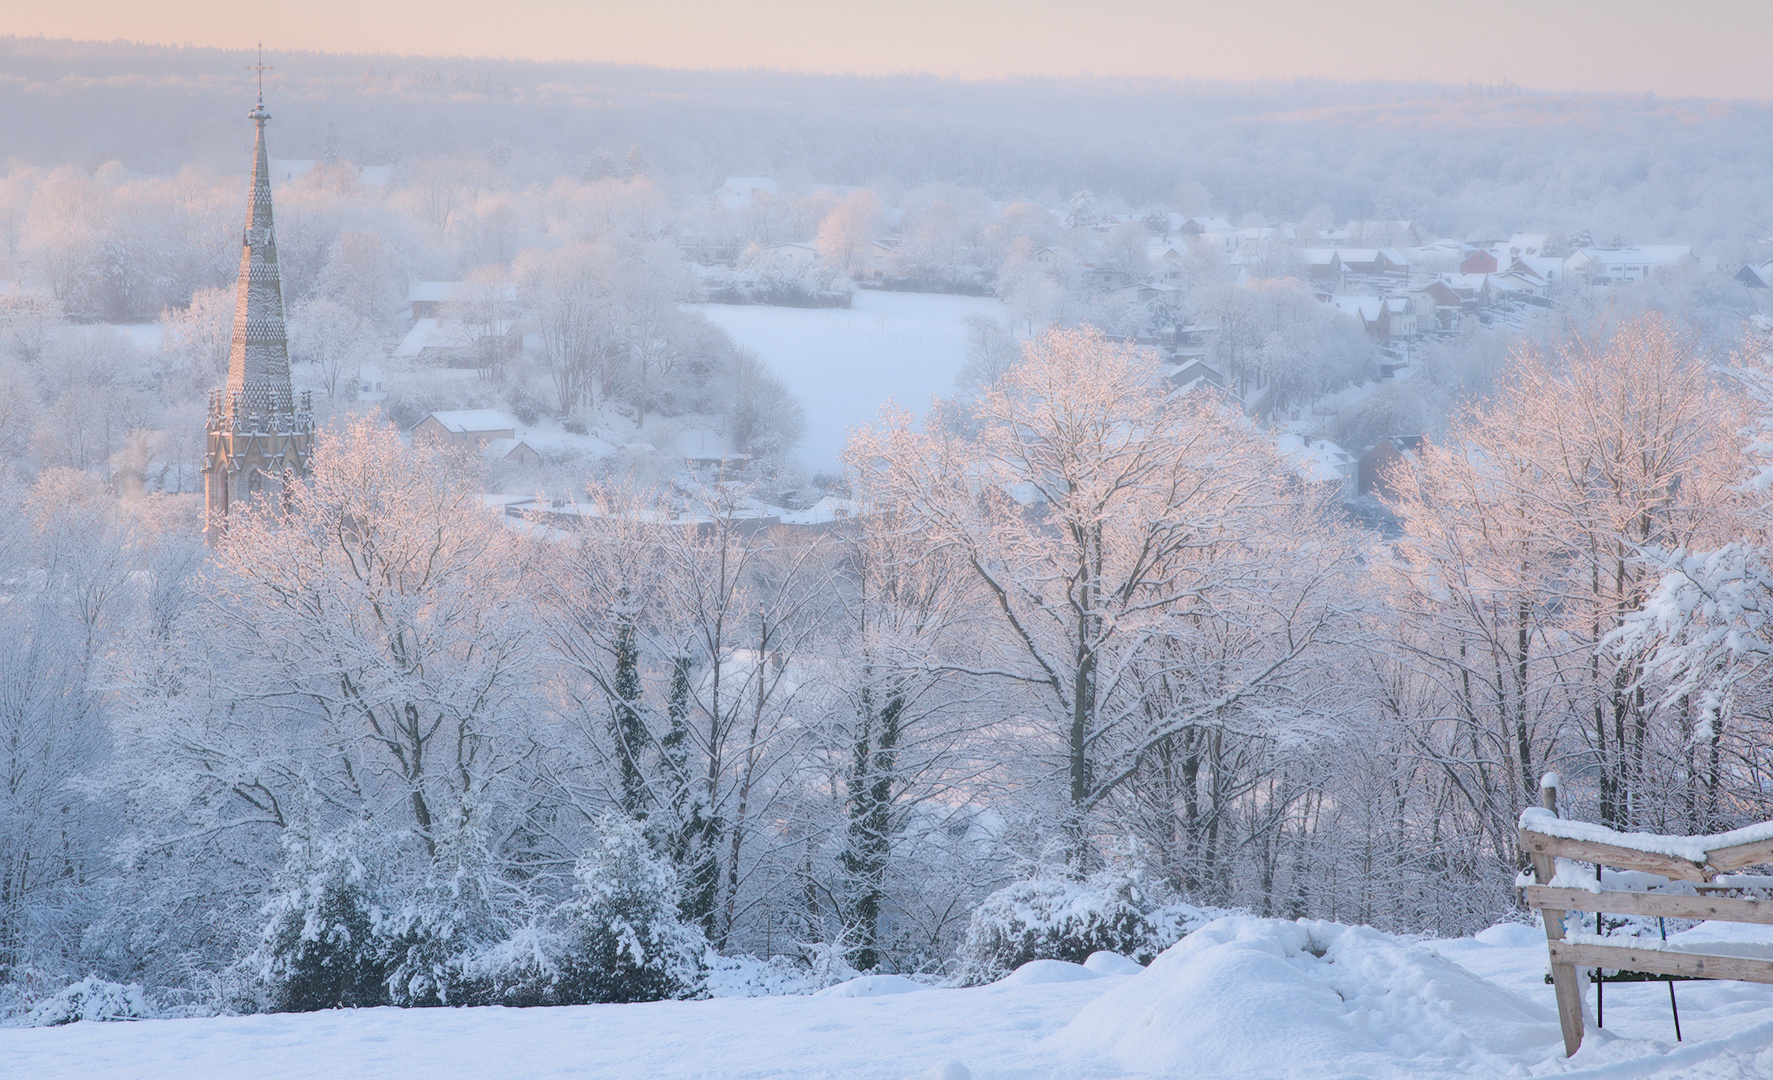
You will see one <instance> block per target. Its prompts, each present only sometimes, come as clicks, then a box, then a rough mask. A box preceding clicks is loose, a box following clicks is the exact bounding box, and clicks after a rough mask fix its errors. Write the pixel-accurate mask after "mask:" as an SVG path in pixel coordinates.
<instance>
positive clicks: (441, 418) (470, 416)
mask: <svg viewBox="0 0 1773 1080" xmlns="http://www.w3.org/2000/svg"><path fill="white" fill-rule="evenodd" d="M425 419H426V420H435V421H437V422H438V423H439V424H442V425H443V426H444V427H445V428H446V429H448V430H449V431H451V432H454V433H455V434H457V435H473V434H477V433H480V432H485V431H513V430H516V428H517V425H516V424H514V423H512V422H511V420H510V418H508V417H507V416H506V415H505V414H504V413H502V412H500V411H499V410H497V409H450V410H447V411H444V412H434V413H432V414H431V415H430V416H428V417H426V418H425ZM419 422H420V423H424V421H423V420H421V421H419Z"/></svg>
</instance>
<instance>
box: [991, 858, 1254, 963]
mask: <svg viewBox="0 0 1773 1080" xmlns="http://www.w3.org/2000/svg"><path fill="white" fill-rule="evenodd" d="M1227 914H1230V912H1226V911H1221V910H1219V909H1217V908H1203V907H1198V906H1196V905H1194V904H1188V903H1183V902H1179V901H1174V900H1169V899H1168V898H1166V897H1164V896H1162V895H1161V894H1160V893H1159V892H1157V891H1154V890H1152V889H1149V888H1147V887H1146V886H1145V885H1143V884H1142V883H1141V882H1140V881H1139V880H1138V879H1137V878H1134V877H1129V876H1127V875H1126V874H1124V873H1120V872H1118V871H1113V870H1108V871H1103V872H1102V873H1099V874H1096V875H1094V876H1092V877H1090V878H1088V879H1086V880H1081V881H1080V880H1076V879H1073V878H1067V877H1065V876H1063V874H1062V873H1059V872H1057V871H1055V872H1051V873H1046V874H1042V875H1040V876H1037V877H1034V878H1031V879H1029V880H1026V881H1018V882H1015V883H1014V884H1011V885H1008V886H1005V887H1004V888H1002V889H999V890H998V891H997V892H994V893H992V894H991V895H990V896H988V897H986V898H985V902H984V903H982V904H980V905H979V907H978V908H977V909H976V910H975V911H974V912H973V918H972V921H971V923H969V924H968V926H967V936H966V941H965V943H964V944H962V945H961V948H960V956H959V961H960V969H959V972H958V974H957V977H958V981H959V982H960V983H961V984H962V985H964V986H978V985H980V984H982V983H988V982H996V981H997V980H998V979H1001V978H1003V977H1004V976H1006V975H1008V974H1009V973H1010V972H1012V971H1014V970H1016V969H1017V968H1019V967H1021V966H1022V965H1023V964H1026V963H1028V962H1029V961H1031V960H1066V961H1069V962H1071V963H1074V964H1081V963H1083V962H1084V961H1085V960H1088V959H1089V957H1090V954H1091V953H1094V952H1112V953H1119V954H1121V955H1122V956H1130V957H1132V958H1133V959H1135V960H1137V961H1138V962H1139V963H1141V964H1148V963H1150V962H1151V960H1152V958H1153V957H1155V956H1157V954H1158V953H1160V952H1163V951H1164V950H1165V949H1167V948H1169V947H1170V946H1171V945H1174V944H1175V943H1176V942H1178V941H1180V940H1181V939H1182V938H1183V937H1184V936H1185V935H1187V934H1189V933H1191V932H1192V931H1194V930H1196V929H1198V928H1199V927H1201V926H1204V925H1205V924H1206V923H1208V922H1211V921H1212V920H1213V919H1216V918H1219V917H1221V916H1223V915H1227Z"/></svg>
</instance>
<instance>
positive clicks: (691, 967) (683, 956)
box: [556, 814, 708, 1003]
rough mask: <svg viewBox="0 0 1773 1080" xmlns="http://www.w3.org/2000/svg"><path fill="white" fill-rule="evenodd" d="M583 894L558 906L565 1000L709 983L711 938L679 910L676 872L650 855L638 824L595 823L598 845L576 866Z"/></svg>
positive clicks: (683, 990) (661, 994) (651, 996)
mask: <svg viewBox="0 0 1773 1080" xmlns="http://www.w3.org/2000/svg"><path fill="white" fill-rule="evenodd" d="M574 872H575V874H576V876H577V878H578V894H577V896H575V897H574V898H573V899H572V900H570V901H568V902H567V903H566V904H564V905H562V906H561V909H560V911H559V913H558V925H559V927H560V931H561V936H562V938H563V943H564V946H565V948H564V951H563V953H562V955H561V958H560V962H559V976H558V979H557V982H556V986H557V987H558V993H559V997H560V1000H561V1001H562V1002H568V1003H578V1002H594V1001H659V1000H662V999H665V998H686V997H694V996H696V995H698V994H700V993H702V992H703V989H704V983H705V980H706V974H707V971H706V964H705V960H704V957H705V956H706V954H707V952H708V942H707V940H706V939H705V938H703V936H702V932H701V931H700V930H699V929H697V928H695V927H692V926H687V925H685V924H684V923H683V922H682V921H681V920H680V919H679V918H678V913H677V899H678V884H677V874H676V871H675V870H674V869H673V868H672V866H671V863H670V861H669V860H666V859H662V858H659V857H658V856H656V855H654V854H653V851H652V849H651V847H650V846H649V845H648V843H647V840H646V835H645V833H644V832H642V830H641V826H640V824H639V823H638V822H635V821H632V820H630V819H628V818H625V817H622V816H620V815H616V814H608V815H605V816H604V818H603V819H602V820H601V821H600V822H599V823H598V843H597V846H596V847H594V848H592V849H591V850H590V851H588V852H587V853H586V854H585V855H584V856H583V857H582V858H581V859H580V860H579V863H578V866H577V867H576V868H575V871H574Z"/></svg>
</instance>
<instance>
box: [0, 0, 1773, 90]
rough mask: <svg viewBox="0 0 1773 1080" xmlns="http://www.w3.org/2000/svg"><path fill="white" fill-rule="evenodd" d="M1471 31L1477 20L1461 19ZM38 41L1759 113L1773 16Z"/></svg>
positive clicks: (1420, 17)
mask: <svg viewBox="0 0 1773 1080" xmlns="http://www.w3.org/2000/svg"><path fill="white" fill-rule="evenodd" d="M1474 15H1477V16H1479V17H1474ZM0 33H10V34H15V35H19V36H21V37H34V36H41V37H43V38H45V39H46V40H54V39H62V40H70V41H87V42H111V41H119V40H127V41H130V42H133V43H138V44H148V45H167V46H173V47H178V46H191V47H197V48H217V49H232V50H246V49H250V48H252V47H253V46H254V44H255V43H256V42H258V41H260V40H262V41H264V43H265V45H266V48H267V54H268V55H272V54H276V53H285V52H304V51H307V52H324V53H334V54H375V55H400V56H408V57H422V58H427V59H438V60H465V61H466V60H501V59H507V60H528V61H539V62H545V63H561V62H564V63H610V64H620V65H633V66H639V67H648V68H662V69H666V70H708V71H758V70H768V71H780V72H794V73H808V74H842V75H863V76H867V75H892V74H929V75H935V76H938V77H960V78H964V79H967V80H975V81H976V80H992V79H1003V78H1018V77H1027V76H1035V77H1040V76H1047V77H1060V78H1064V77H1077V76H1087V75H1097V76H1110V77H1123V78H1135V79H1142V78H1153V79H1175V80H1179V81H1185V80H1191V79H1198V80H1206V81H1227V82H1239V83H1242V82H1263V81H1276V80H1278V81H1291V80H1294V79H1327V80H1332V81H1347V82H1364V81H1369V80H1373V81H1401V82H1417V81H1423V82H1433V83H1438V84H1446V85H1463V84H1467V83H1475V84H1480V85H1499V84H1505V83H1506V84H1512V85H1515V86H1520V87H1525V88H1532V89H1535V90H1545V91H1551V92H1594V93H1646V92H1648V93H1655V94H1659V95H1662V96H1672V97H1705V98H1722V99H1749V100H1766V99H1768V98H1770V97H1773V72H1770V71H1769V70H1768V69H1767V68H1766V66H1765V65H1764V64H1762V63H1761V62H1760V60H1759V52H1760V43H1762V42H1765V41H1766V40H1768V36H1769V34H1770V33H1773V8H1769V7H1768V6H1766V5H1760V4H1752V3H1747V2H1743V0H1716V2H1712V3H1705V4H1687V5H1679V6H1676V5H1664V4H1656V3H1651V2H1640V0H1625V2H1614V3H1607V4H1602V3H1595V2H1592V0H1578V2H1571V3H1565V4H1559V5H1555V6H1547V5H1535V4H1530V3H1527V2H1525V0H1493V2H1491V3H1489V4H1487V5H1484V7H1483V9H1482V11H1481V12H1474V10H1473V9H1472V8H1469V7H1453V6H1446V7H1437V8H1422V9H1418V10H1413V11H1411V12H1410V14H1409V17H1408V18H1403V17H1400V15H1399V12H1398V9H1396V8H1395V7H1393V6H1391V5H1387V4H1383V3H1380V2H1378V0H1359V2H1357V3H1354V4H1343V5H1336V6H1335V7H1333V8H1326V7H1324V6H1323V5H1311V4H1304V3H1299V2H1297V0H1266V2H1258V3H1248V4H1241V5H1237V6H1236V7H1235V8H1232V9H1230V10H1225V9H1218V8H1210V7H1208V6H1206V5H1194V4H1182V5H1176V4H1170V5H1160V4H1155V3H1150V2H1147V0H1120V2H1117V3H1113V4H1109V5H1095V6H1092V7H1090V8H1089V9H1087V10H1085V9H1077V10H1073V9H1069V8H1065V7H1062V6H1060V5H1056V4H1052V3H1046V2H1040V3H1034V4H1025V5H1019V6H1016V7H1012V6H1011V5H1008V4H1006V3H1002V2H999V0H990V2H985V3H969V4H961V5H955V4H947V5H942V4H936V3H933V2H931V0H908V2H905V3H901V4H899V5H897V6H895V7H894V8H892V9H890V10H888V9H883V8H880V7H878V6H867V5H862V4H858V3H854V2H849V0H845V2H837V3H825V4H810V3H806V2H804V0H792V2H777V3H773V4H770V5H767V6H765V7H762V8H758V7H749V8H746V9H743V10H738V9H732V8H728V7H724V6H721V5H716V4H713V3H712V2H710V0H670V2H667V3H658V4H649V5H645V6H635V5H630V4H626V3H609V2H602V3H589V4H568V3H564V2H560V0H530V2H527V3H521V4H515V5H507V6H505V7H503V8H501V9H500V11H499V13H498V17H497V18H486V17H484V16H483V13H482V12H481V11H479V10H477V9H475V8H474V7H473V6H472V5H470V4H468V3H466V2H465V0H436V2H433V3H428V4H425V5H419V4H415V3H410V2H399V3H378V4H373V5H364V4H346V3H344V2H342V0H316V2H315V3H310V4H307V5H304V6H303V7H301V8H300V9H289V10H266V9H253V8H246V7H240V6H238V5H230V4H222V3H219V2H217V0H196V2H192V3H181V4H173V3H169V2H166V0H153V2H148V3H123V2H119V0H71V2H69V3H65V4H60V5H56V6H54V7H53V8H50V7H43V8H40V9H38V10H34V11H30V12H17V13H14V14H11V15H8V16H5V17H4V18H0Z"/></svg>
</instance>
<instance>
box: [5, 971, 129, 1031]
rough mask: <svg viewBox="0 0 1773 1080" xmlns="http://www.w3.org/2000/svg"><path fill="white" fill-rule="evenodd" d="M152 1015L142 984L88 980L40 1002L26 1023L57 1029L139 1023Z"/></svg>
mask: <svg viewBox="0 0 1773 1080" xmlns="http://www.w3.org/2000/svg"><path fill="white" fill-rule="evenodd" d="M151 1015H153V1008H152V1006H151V1005H149V1003H148V996H147V995H146V994H144V993H143V992H142V988H141V986H140V985H139V984H137V983H129V984H128V985H124V984H123V983H114V982H106V981H105V980H103V979H96V978H86V979H81V980H80V981H79V982H77V983H74V984H72V985H70V986H64V987H62V988H61V989H60V990H57V991H56V992H55V993H53V994H51V995H49V996H48V997H46V998H44V999H43V1000H42V1001H39V1002H38V1003H37V1004H36V1005H35V1006H34V1007H33V1008H32V1009H31V1014H30V1016H29V1017H27V1018H26V1020H25V1023H26V1024H28V1025H29V1026H31V1027H55V1026H56V1025H58V1024H72V1023H74V1022H75V1021H77V1020H139V1019H141V1018H142V1017H145V1016H151Z"/></svg>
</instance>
